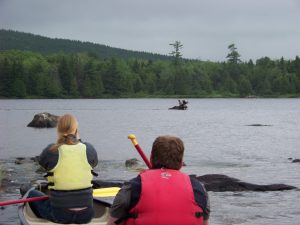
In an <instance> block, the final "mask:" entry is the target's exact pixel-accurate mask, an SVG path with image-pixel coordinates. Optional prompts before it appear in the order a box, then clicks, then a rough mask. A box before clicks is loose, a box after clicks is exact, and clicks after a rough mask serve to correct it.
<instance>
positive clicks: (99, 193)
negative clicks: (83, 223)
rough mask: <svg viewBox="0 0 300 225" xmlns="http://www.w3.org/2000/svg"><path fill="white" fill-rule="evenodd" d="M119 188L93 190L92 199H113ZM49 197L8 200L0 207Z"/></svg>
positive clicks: (1, 203) (0, 203)
mask: <svg viewBox="0 0 300 225" xmlns="http://www.w3.org/2000/svg"><path fill="white" fill-rule="evenodd" d="M119 190H120V188H119V187H108V188H98V189H94V190H93V197H114V196H116V195H117V193H118V192H119ZM48 198H49V196H47V195H45V196H41V197H34V198H23V199H16V200H9V201H4V202H0V206H4V205H12V204H17V203H24V202H33V201H42V200H46V199H48Z"/></svg>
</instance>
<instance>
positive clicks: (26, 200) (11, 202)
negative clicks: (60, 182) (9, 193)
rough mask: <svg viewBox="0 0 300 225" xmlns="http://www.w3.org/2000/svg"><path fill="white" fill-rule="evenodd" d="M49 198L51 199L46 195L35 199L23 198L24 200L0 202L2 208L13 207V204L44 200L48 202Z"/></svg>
mask: <svg viewBox="0 0 300 225" xmlns="http://www.w3.org/2000/svg"><path fill="white" fill-rule="evenodd" d="M48 198H49V196H47V195H45V196H41V197H34V198H23V199H17V200H9V201H4V202H0V206H4V205H13V204H18V203H24V202H34V201H42V200H46V199H48Z"/></svg>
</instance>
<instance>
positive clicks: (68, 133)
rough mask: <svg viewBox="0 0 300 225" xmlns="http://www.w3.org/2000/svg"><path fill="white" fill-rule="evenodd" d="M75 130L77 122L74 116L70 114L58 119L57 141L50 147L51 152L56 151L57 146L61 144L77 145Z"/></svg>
mask: <svg viewBox="0 0 300 225" xmlns="http://www.w3.org/2000/svg"><path fill="white" fill-rule="evenodd" d="M77 129H78V122H77V119H76V118H75V116H73V115H71V114H65V115H63V116H61V117H59V119H58V123H57V135H58V137H57V141H56V144H54V145H53V146H52V147H51V150H53V151H56V150H57V149H58V148H59V146H61V145H63V144H69V145H71V144H77V143H78V140H77V137H76V135H77Z"/></svg>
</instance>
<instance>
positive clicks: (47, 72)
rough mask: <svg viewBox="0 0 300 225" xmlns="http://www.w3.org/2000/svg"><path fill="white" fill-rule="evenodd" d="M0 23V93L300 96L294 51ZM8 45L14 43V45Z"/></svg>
mask: <svg viewBox="0 0 300 225" xmlns="http://www.w3.org/2000/svg"><path fill="white" fill-rule="evenodd" d="M170 45H171V46H173V47H174V51H173V52H171V53H170V56H162V55H157V54H149V53H141V52H133V51H127V50H122V49H116V48H111V47H107V46H104V45H99V44H93V43H83V42H80V41H70V40H63V39H50V38H45V37H42V36H38V35H33V34H28V33H22V32H15V31H6V30H0V97H1V98H110V97H112V98H116V97H179V96H182V97H249V96H252V97H253V96H258V97H295V96H297V97H299V95H300V59H299V57H298V56H296V57H295V59H294V60H285V59H284V58H281V59H278V60H274V59H270V58H269V57H262V58H260V59H258V60H256V61H255V62H253V61H252V60H250V61H248V62H242V61H241V60H240V55H239V53H238V50H237V48H236V47H235V45H234V44H231V45H229V46H228V51H229V53H228V55H227V57H226V59H224V62H204V61H199V60H184V59H182V54H181V52H180V50H181V48H182V44H181V43H180V42H179V41H176V42H175V43H173V44H170ZM13 49H14V50H13Z"/></svg>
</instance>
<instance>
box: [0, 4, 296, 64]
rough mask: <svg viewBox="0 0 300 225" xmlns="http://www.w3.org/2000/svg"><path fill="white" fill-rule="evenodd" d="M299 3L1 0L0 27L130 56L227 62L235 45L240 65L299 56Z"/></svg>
mask: <svg viewBox="0 0 300 225" xmlns="http://www.w3.org/2000/svg"><path fill="white" fill-rule="evenodd" d="M299 9H300V4H299V2H298V1H297V0H264V1H260V0H223V1H220V0H186V1H182V0H163V1H161V0H152V1H149V0H126V1H124V0H109V1H98V0H86V1H79V0H64V1H61V0H48V1H46V0H44V1H40V0H26V1H17V0H0V21H1V28H6V29H13V30H19V31H24V32H32V33H35V34H40V35H45V36H49V37H57V38H67V39H76V40H82V41H91V42H95V43H100V44H106V45H109V46H112V47H119V48H124V49H130V50H139V51H148V52H155V53H161V54H168V53H169V52H170V51H171V47H170V46H169V43H173V42H174V41H176V40H178V41H181V43H182V44H183V49H182V52H183V55H184V57H187V58H201V59H203V60H206V59H209V60H213V61H222V60H225V56H226V55H227V51H228V49H227V46H228V45H229V44H231V43H235V44H236V46H237V48H238V51H240V53H241V55H242V59H243V60H248V59H250V58H252V59H257V58H260V57H263V56H269V57H271V58H280V57H281V56H283V57H285V58H294V57H295V56H296V55H297V54H299V52H300V46H299V43H300V29H299V28H298V27H299V25H298V24H297V23H298V21H300V14H299Z"/></svg>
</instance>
